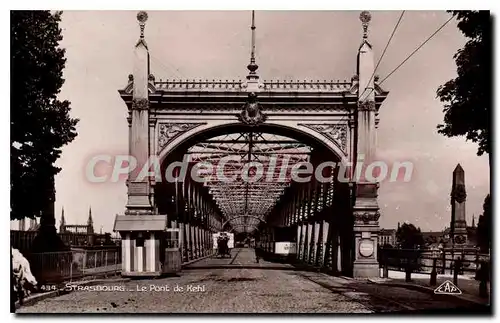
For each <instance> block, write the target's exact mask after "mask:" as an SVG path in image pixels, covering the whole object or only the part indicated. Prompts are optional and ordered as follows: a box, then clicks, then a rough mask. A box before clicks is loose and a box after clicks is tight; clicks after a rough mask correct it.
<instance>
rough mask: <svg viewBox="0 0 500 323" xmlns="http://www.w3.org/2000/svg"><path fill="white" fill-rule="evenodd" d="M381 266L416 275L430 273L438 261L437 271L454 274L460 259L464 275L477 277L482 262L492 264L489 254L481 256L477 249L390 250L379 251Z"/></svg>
mask: <svg viewBox="0 0 500 323" xmlns="http://www.w3.org/2000/svg"><path fill="white" fill-rule="evenodd" d="M378 256H379V259H378V260H379V264H380V265H381V266H383V267H387V268H388V269H392V270H398V271H405V270H406V268H407V267H409V268H410V269H411V271H412V272H414V273H430V272H431V271H432V266H433V261H434V259H436V270H437V272H438V273H440V274H445V273H450V274H451V273H453V265H454V263H455V261H456V260H457V259H458V258H459V257H460V259H461V262H462V266H461V267H462V274H469V275H475V274H476V272H477V271H478V270H479V267H480V264H481V262H483V261H484V262H487V263H488V262H490V256H489V255H488V254H481V253H479V250H478V249H476V248H461V249H458V248H454V249H452V248H444V249H390V248H382V249H380V250H379V253H378Z"/></svg>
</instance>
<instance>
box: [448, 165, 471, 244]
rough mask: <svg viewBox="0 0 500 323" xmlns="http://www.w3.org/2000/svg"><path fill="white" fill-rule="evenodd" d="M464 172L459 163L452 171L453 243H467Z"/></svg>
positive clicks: (451, 230)
mask: <svg viewBox="0 0 500 323" xmlns="http://www.w3.org/2000/svg"><path fill="white" fill-rule="evenodd" d="M466 198H467V193H466V191H465V172H464V169H463V168H462V166H460V164H458V165H457V167H456V168H455V170H454V171H453V184H452V188H451V223H450V241H451V242H452V243H453V244H454V245H463V244H466V243H467V223H466V222H465V200H466Z"/></svg>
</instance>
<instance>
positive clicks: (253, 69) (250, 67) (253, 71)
mask: <svg viewBox="0 0 500 323" xmlns="http://www.w3.org/2000/svg"><path fill="white" fill-rule="evenodd" d="M250 29H251V30H252V50H251V52H250V64H248V66H247V68H248V70H249V71H250V73H248V75H247V79H248V80H257V79H259V76H258V75H257V73H256V71H257V69H258V68H259V66H258V65H257V64H256V63H255V11H254V10H252V26H250Z"/></svg>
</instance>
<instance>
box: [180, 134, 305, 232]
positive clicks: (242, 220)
mask: <svg viewBox="0 0 500 323" xmlns="http://www.w3.org/2000/svg"><path fill="white" fill-rule="evenodd" d="M311 152H312V148H311V147H310V146H308V145H306V144H303V143H301V142H299V141H297V140H294V139H291V138H288V137H284V136H280V135H275V134H269V133H261V132H242V133H231V134H226V135H222V136H218V137H214V138H211V139H208V140H205V141H202V142H199V143H197V144H196V145H194V146H193V147H191V148H190V149H189V150H188V152H187V153H188V154H189V156H190V162H191V163H193V164H198V165H202V163H206V164H205V165H207V164H210V165H211V166H200V167H199V168H198V170H197V174H198V176H199V177H200V178H201V179H203V181H204V185H205V186H207V187H208V188H209V192H210V194H211V195H212V196H213V198H214V200H215V201H216V203H217V204H218V206H219V207H220V209H221V211H222V212H223V213H224V216H225V218H226V219H227V221H228V225H227V226H226V229H228V228H232V229H234V231H236V232H251V231H253V230H255V228H256V227H257V226H258V225H259V223H260V222H261V220H264V218H265V216H266V215H267V214H268V213H269V212H270V211H271V210H272V208H273V207H274V206H275V205H276V202H277V201H278V200H279V199H280V197H281V195H282V194H283V192H284V190H285V188H287V187H288V186H290V184H291V169H292V167H293V165H295V164H297V163H299V162H309V161H310V155H311ZM210 169H211V170H210Z"/></svg>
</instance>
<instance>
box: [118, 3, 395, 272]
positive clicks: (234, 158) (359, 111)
mask: <svg viewBox="0 0 500 323" xmlns="http://www.w3.org/2000/svg"><path fill="white" fill-rule="evenodd" d="M144 17H146V18H144ZM360 17H361V20H362V25H363V30H364V31H365V33H364V35H363V38H362V40H361V45H360V47H359V49H358V56H357V66H355V72H354V73H353V74H354V75H353V76H352V77H350V78H349V79H348V80H343V81H339V80H337V81H333V80H330V81H326V80H324V81H319V80H318V81H307V80H294V81H291V80H283V81H279V80H262V79H261V78H260V76H259V75H258V73H257V70H258V65H257V63H256V60H255V56H254V54H253V51H252V55H251V58H250V64H249V65H248V66H247V68H248V71H249V72H248V75H247V77H246V79H244V80H232V81H228V80H225V81H222V80H218V81H216V80H212V81H209V80H164V79H157V76H159V75H156V74H155V71H153V70H151V69H150V62H149V55H150V53H149V49H148V47H147V45H146V41H145V36H144V33H143V31H144V27H145V24H146V20H147V15H146V16H144V15H141V19H140V21H139V23H140V25H141V30H142V32H141V36H140V38H139V41H138V43H137V44H136V47H135V62H134V72H133V74H131V75H130V76H129V79H128V82H127V84H126V85H125V87H124V88H123V89H121V90H120V91H119V94H120V96H121V98H122V99H123V101H124V103H125V105H126V106H127V108H128V118H127V120H128V125H129V150H130V155H132V156H133V157H134V158H135V159H136V160H137V163H138V165H144V164H147V163H148V162H149V161H150V159H151V157H154V158H156V159H157V160H158V163H159V164H160V168H161V173H162V177H161V179H160V178H158V177H147V178H142V177H140V176H138V175H137V174H136V173H131V174H130V175H129V179H128V181H127V186H128V188H127V189H128V201H127V205H126V207H125V212H124V213H125V214H124V215H120V216H117V219H116V221H115V230H116V231H119V232H120V233H121V236H122V240H123V243H122V248H123V255H124V261H123V268H122V274H123V275H125V276H136V275H158V274H160V273H161V270H162V269H161V268H162V265H161V264H162V263H164V262H165V259H163V258H162V256H161V255H162V254H163V255H164V254H165V253H164V252H163V250H162V248H163V247H164V246H163V243H164V242H163V241H164V240H165V239H166V237H167V236H168V237H171V236H170V235H169V234H170V232H177V231H179V234H178V235H176V236H175V238H172V239H177V240H178V246H179V248H180V249H181V255H182V261H190V260H192V259H196V258H198V257H201V256H204V255H206V253H207V252H208V250H211V243H212V242H211V234H212V233H213V232H216V231H220V230H223V229H225V227H227V226H230V229H231V230H232V231H235V232H237V233H238V232H247V233H252V232H254V231H255V232H258V234H259V235H261V236H262V237H264V239H266V241H272V239H275V238H276V237H275V235H276V234H278V233H277V232H278V231H279V230H278V229H277V228H283V227H286V228H289V230H288V231H287V232H293V234H292V235H293V236H290V239H291V240H293V241H296V243H297V258H299V259H300V260H302V261H304V262H306V263H309V264H315V265H320V266H324V267H329V268H330V269H331V270H332V271H334V272H335V271H337V272H341V273H343V274H345V275H351V276H355V277H378V263H377V233H378V219H379V216H380V213H379V207H378V202H377V194H378V193H377V191H378V184H377V183H367V182H363V181H360V180H356V179H355V178H354V177H353V176H352V175H353V174H352V170H351V171H349V172H347V173H346V176H347V180H348V182H347V183H346V182H340V181H339V180H338V179H337V177H336V175H337V174H338V169H336V168H335V167H334V166H328V167H326V168H321V169H320V170H321V177H322V178H323V179H324V178H326V179H327V180H320V179H318V175H317V174H315V176H309V177H306V179H307V180H306V181H304V180H303V178H299V179H301V180H298V179H297V178H298V177H294V174H296V172H298V171H299V170H300V169H301V168H300V167H301V166H299V167H297V165H299V164H308V165H311V167H312V168H313V169H317V168H318V167H319V166H320V165H322V164H324V163H325V162H332V163H341V164H344V165H346V164H349V163H351V165H354V164H356V161H357V160H358V157H360V156H361V155H362V156H363V159H364V161H365V163H366V162H371V161H374V157H375V152H376V131H377V128H378V123H379V109H380V107H381V105H382V103H383V102H384V100H385V99H386V97H387V95H388V92H387V91H385V90H383V89H382V88H381V87H380V85H379V84H378V77H376V76H375V75H374V73H375V70H374V57H373V48H372V45H371V44H370V42H369V40H368V33H367V30H368V29H367V28H368V23H369V21H370V15H369V14H367V13H366V12H364V13H363V14H362V15H361V16H360ZM252 33H255V28H252ZM252 48H254V44H252ZM353 70H354V66H353ZM285 161H286V162H285ZM222 162H224V165H223V167H222V166H221V167H218V166H220V165H221V163H222ZM202 165H204V166H203V167H202ZM306 166H307V165H306ZM183 167H184V168H183ZM307 167H308V166H307ZM307 167H306V168H307ZM308 171H309V170H308ZM294 172H295V173H294ZM168 174H172V177H171V178H172V180H167V176H168ZM181 174H183V176H182V175H181ZM163 175H164V176H163ZM227 178H230V179H234V180H232V181H228V180H227ZM261 223H266V226H265V227H263V228H262V227H261V229H259V225H260V224H261ZM169 230H170V231H169ZM176 230H177V231H176ZM169 239H170V238H169ZM169 243H170V242H169ZM138 248H140V249H138ZM139 255H141V257H142V258H141V259H146V258H147V261H145V262H144V264H141V265H138V261H137V257H139Z"/></svg>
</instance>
